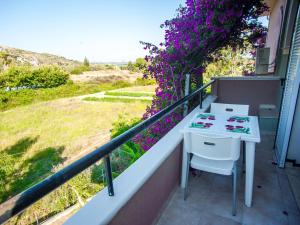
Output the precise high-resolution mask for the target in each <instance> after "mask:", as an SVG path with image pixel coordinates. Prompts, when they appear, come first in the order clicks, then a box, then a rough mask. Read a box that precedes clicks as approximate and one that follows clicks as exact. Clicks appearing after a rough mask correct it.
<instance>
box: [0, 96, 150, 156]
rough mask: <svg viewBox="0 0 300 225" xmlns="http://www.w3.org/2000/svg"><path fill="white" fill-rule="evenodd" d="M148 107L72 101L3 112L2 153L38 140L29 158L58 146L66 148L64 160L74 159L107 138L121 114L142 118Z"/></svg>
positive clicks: (0, 125) (0, 123) (0, 126)
mask: <svg viewBox="0 0 300 225" xmlns="http://www.w3.org/2000/svg"><path fill="white" fill-rule="evenodd" d="M145 107H146V103H143V102H126V103H122V102H113V103H111V102H87V101H81V100H79V99H74V98H70V99H60V100H55V101H50V102H43V103H38V104H34V105H28V106H22V107H18V108H15V109H12V110H8V111H5V112H0V136H1V140H0V150H2V149H5V148H9V147H10V146H12V145H14V144H15V143H17V142H18V141H19V140H21V139H23V138H36V137H37V141H36V142H35V143H34V144H33V145H32V146H30V148H29V149H28V150H27V152H26V154H25V155H24V157H25V158H27V157H30V156H32V155H33V154H36V153H37V152H39V151H40V150H41V149H45V148H48V147H55V146H64V151H63V152H62V157H63V158H65V157H66V158H70V157H72V156H74V155H76V154H78V153H79V152H81V151H82V150H83V148H84V146H90V145H93V144H94V143H95V142H99V140H101V138H103V136H105V135H106V136H107V134H109V130H110V128H111V126H112V122H113V121H114V120H116V119H117V118H118V114H123V113H128V115H130V117H140V116H141V115H142V113H143V112H144V111H145ZM97 136H98V138H97Z"/></svg>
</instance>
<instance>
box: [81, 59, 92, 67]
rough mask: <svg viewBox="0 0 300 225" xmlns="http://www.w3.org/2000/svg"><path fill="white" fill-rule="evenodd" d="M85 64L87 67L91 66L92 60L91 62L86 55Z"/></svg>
mask: <svg viewBox="0 0 300 225" xmlns="http://www.w3.org/2000/svg"><path fill="white" fill-rule="evenodd" d="M83 65H84V66H85V67H89V66H90V62H89V60H88V59H87V58H86V57H84V60H83Z"/></svg>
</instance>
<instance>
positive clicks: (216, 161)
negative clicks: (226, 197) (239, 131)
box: [184, 132, 241, 216]
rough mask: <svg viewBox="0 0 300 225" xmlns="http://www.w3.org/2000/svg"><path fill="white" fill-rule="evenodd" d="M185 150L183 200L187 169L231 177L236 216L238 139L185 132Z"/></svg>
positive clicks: (185, 192) (233, 205) (233, 213)
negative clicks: (186, 160)
mask: <svg viewBox="0 0 300 225" xmlns="http://www.w3.org/2000/svg"><path fill="white" fill-rule="evenodd" d="M184 141H185V145H186V149H187V159H188V163H187V170H186V171H187V172H186V173H187V174H186V185H185V190H184V200H185V199H186V197H187V187H188V177H189V168H190V167H192V168H194V169H197V170H202V171H206V172H211V173H217V174H221V175H232V178H233V179H232V184H233V198H232V215H234V216H235V214H236V179H237V166H236V161H237V160H238V159H239V157H240V145H241V144H240V138H237V137H236V138H232V137H225V136H217V137H215V136H214V137H211V136H204V135H202V134H195V133H193V132H187V133H185V134H184Z"/></svg>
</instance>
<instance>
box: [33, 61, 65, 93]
mask: <svg viewBox="0 0 300 225" xmlns="http://www.w3.org/2000/svg"><path fill="white" fill-rule="evenodd" d="M33 76H34V77H35V80H36V83H37V85H38V86H41V87H44V88H51V87H58V86H60V85H63V84H66V83H67V82H68V79H69V74H68V73H67V72H65V71H64V70H62V69H61V68H59V67H53V66H44V67H40V68H38V69H35V70H33Z"/></svg>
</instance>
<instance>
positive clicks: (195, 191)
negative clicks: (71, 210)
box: [66, 76, 300, 225]
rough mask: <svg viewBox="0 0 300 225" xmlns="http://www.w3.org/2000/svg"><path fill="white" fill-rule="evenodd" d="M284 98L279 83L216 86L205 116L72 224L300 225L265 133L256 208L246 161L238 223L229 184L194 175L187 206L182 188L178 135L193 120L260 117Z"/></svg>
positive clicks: (155, 150)
mask: <svg viewBox="0 0 300 225" xmlns="http://www.w3.org/2000/svg"><path fill="white" fill-rule="evenodd" d="M279 92H280V80H279V79H278V78H277V77H273V76H270V77H244V78H219V79H217V80H216V82H215V83H213V85H212V95H211V96H208V97H207V98H206V99H205V100H204V102H203V107H202V109H199V108H198V107H197V108H196V109H194V110H193V111H191V112H190V113H189V114H188V115H187V117H186V118H184V120H183V121H182V122H180V123H179V124H178V125H177V126H176V127H174V128H173V129H172V130H171V131H170V132H169V133H168V134H167V135H166V136H165V137H163V138H162V139H161V140H160V141H159V142H158V143H157V144H156V145H154V146H153V147H152V148H151V149H150V151H148V152H147V153H146V154H144V155H143V156H142V157H141V158H140V159H139V160H138V161H137V162H136V163H134V164H133V165H132V166H131V167H129V168H128V169H127V170H126V171H124V172H123V173H122V174H121V175H120V176H119V177H118V178H116V179H115V180H114V187H115V196H114V197H109V196H107V190H103V191H102V192H100V193H99V194H98V195H97V196H96V197H95V198H94V199H93V200H92V201H91V202H89V203H88V204H87V205H86V206H85V207H84V208H82V209H81V210H80V211H79V212H78V213H77V214H75V215H74V216H73V217H72V218H71V219H70V220H68V221H67V222H66V224H67V225H69V224H72V225H73V224H82V223H83V222H85V223H88V224H111V225H113V224H118V225H120V224H124V225H125V224H131V225H134V224H137V225H141V224H157V225H169V224H170V225H171V224H172V225H176V224H178V225H179V224H180V225H182V224H187V225H190V224H191V225H192V224H195V225H196V224H197V225H198V224H199V225H200V224H298V221H300V212H299V208H298V205H297V202H296V200H295V198H294V194H295V189H294V190H292V189H291V186H290V181H289V179H288V176H287V174H286V171H285V169H279V168H278V167H277V165H276V163H275V158H274V157H275V155H274V150H273V143H274V137H275V136H274V133H272V132H269V131H264V130H263V128H261V131H262V133H263V135H262V142H261V143H259V144H258V145H257V147H256V161H255V177H254V190H253V205H252V207H247V206H245V204H244V186H245V174H244V173H243V170H242V163H241V160H240V162H239V175H238V210H237V215H236V216H232V215H231V193H232V189H231V178H230V177H224V176H220V175H214V174H209V173H205V172H201V173H196V172H194V171H193V172H191V171H190V173H192V174H191V176H190V177H191V178H190V182H189V196H188V198H187V200H186V201H184V200H183V190H182V189H181V187H180V186H179V183H180V177H181V159H182V136H181V135H180V133H179V130H180V129H181V128H182V127H183V126H184V124H185V123H186V122H187V121H188V120H190V119H191V117H192V116H193V115H194V114H195V113H197V112H201V111H207V110H209V105H210V103H211V102H214V101H216V102H226V103H239V104H249V105H250V115H258V114H259V105H260V104H272V105H275V106H277V105H278V104H279V103H278V99H279ZM291 170H292V171H293V172H295V173H297V172H296V171H294V169H291ZM293 191H294V192H293ZM298 204H299V203H298Z"/></svg>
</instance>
